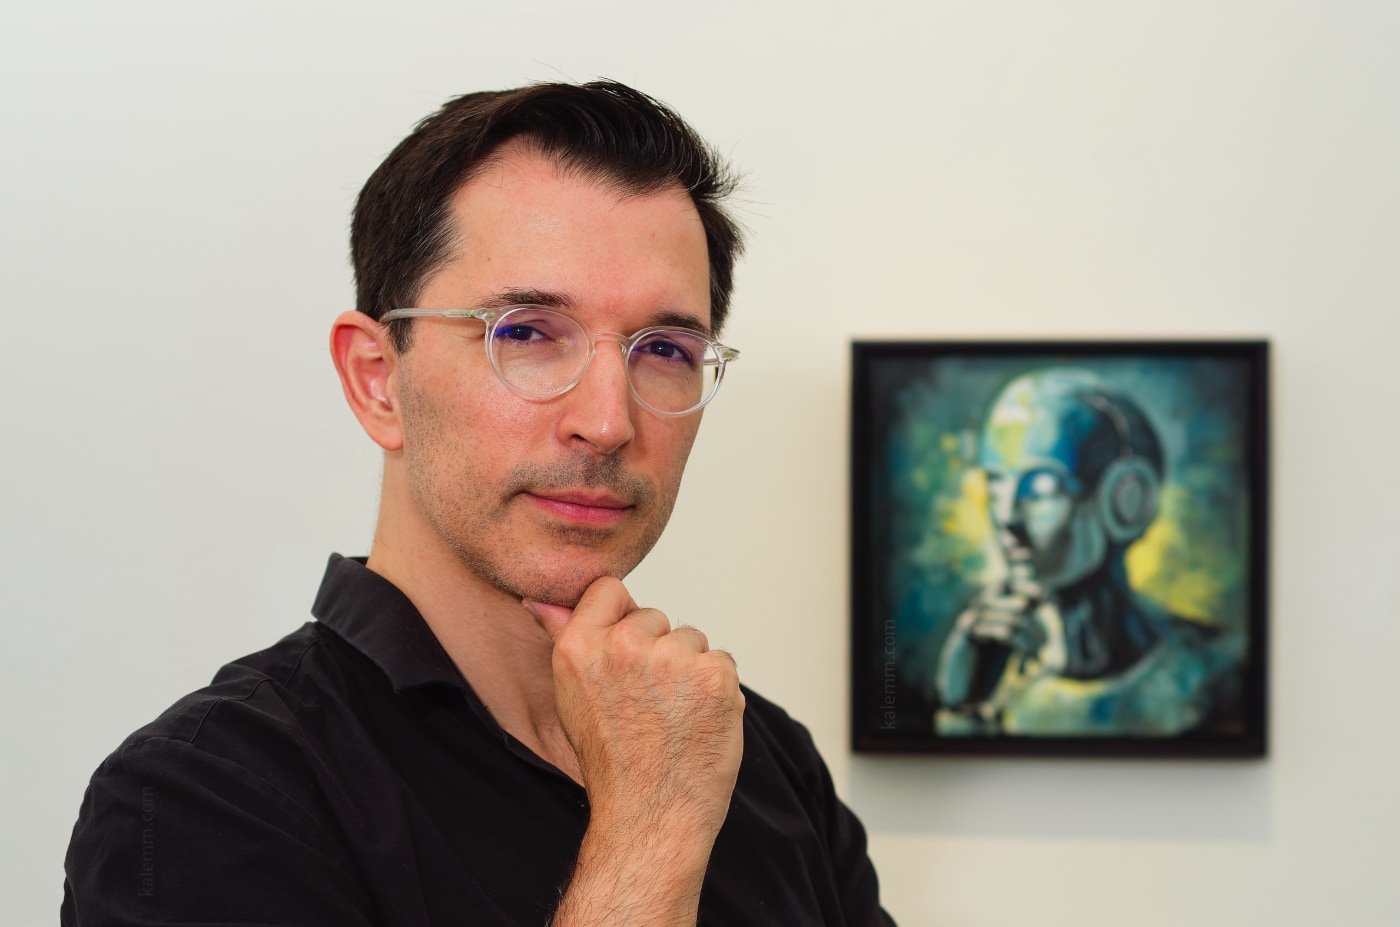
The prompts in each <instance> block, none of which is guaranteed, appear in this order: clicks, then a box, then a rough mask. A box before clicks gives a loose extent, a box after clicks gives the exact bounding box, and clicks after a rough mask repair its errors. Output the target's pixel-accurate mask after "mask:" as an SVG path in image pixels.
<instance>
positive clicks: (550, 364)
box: [491, 306, 720, 413]
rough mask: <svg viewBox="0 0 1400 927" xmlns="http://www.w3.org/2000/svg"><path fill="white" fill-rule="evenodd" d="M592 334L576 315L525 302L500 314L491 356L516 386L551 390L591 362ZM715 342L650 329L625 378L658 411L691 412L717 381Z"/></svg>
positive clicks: (539, 392)
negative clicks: (568, 314)
mask: <svg viewBox="0 0 1400 927" xmlns="http://www.w3.org/2000/svg"><path fill="white" fill-rule="evenodd" d="M588 351H589V336H588V332H587V331H585V330H584V328H583V327H582V326H580V325H579V324H578V323H577V322H575V321H574V320H573V319H571V318H569V317H568V316H566V315H563V314H561V313H558V312H554V311H552V310H549V309H542V308H538V307H534V306H523V307H520V308H516V309H512V310H511V311H509V312H507V313H506V314H505V315H503V316H501V317H500V318H499V319H497V320H496V325H495V329H494V332H493V335H492V338H491V356H492V360H493V361H494V363H495V366H496V369H497V370H499V371H500V374H501V376H502V378H504V379H505V381H506V382H507V383H508V384H509V385H510V386H511V387H512V388H514V389H516V390H518V391H520V392H522V393H524V394H526V395H533V396H540V397H543V396H549V395H552V394H554V393H556V392H558V391H559V390H561V389H564V388H565V387H567V386H568V385H569V384H571V383H573V382H574V381H575V380H576V379H577V378H578V376H579V375H580V374H581V373H582V372H583V368H584V366H585V365H586V364H587V363H588ZM719 369H720V358H719V352H718V349H717V348H716V347H715V345H714V344H713V343H712V342H710V341H708V340H707V339H705V338H703V337H701V336H700V335H697V334H693V333H690V332H686V331H684V330H678V329H664V330H662V331H656V332H649V333H647V334H646V335H644V336H643V337H642V338H640V339H638V340H637V342H636V343H635V344H633V345H632V347H631V350H630V351H628V353H627V378H628V381H629V382H630V384H631V386H632V389H633V391H634V392H635V393H636V394H637V398H638V399H640V400H641V401H642V402H644V403H646V404H647V405H649V406H651V407H652V408H653V409H656V410H657V411H660V412H672V413H675V412H687V411H689V410H691V409H693V408H695V407H696V406H698V405H700V404H701V403H703V402H704V401H705V400H706V399H708V398H709V396H710V394H711V393H713V392H714V390H715V387H716V386H717V384H718V378H719Z"/></svg>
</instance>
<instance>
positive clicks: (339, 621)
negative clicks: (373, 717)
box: [311, 554, 470, 692]
mask: <svg viewBox="0 0 1400 927" xmlns="http://www.w3.org/2000/svg"><path fill="white" fill-rule="evenodd" d="M311 614H313V615H315V616H316V619H317V620H318V621H320V622H321V623H322V624H324V625H325V626H326V627H328V628H330V629H331V630H332V631H334V632H335V633H336V634H338V635H340V637H342V638H344V639H345V641H346V642H347V643H349V644H350V645H351V646H352V647H354V648H355V649H356V650H358V651H360V652H361V653H363V654H364V655H365V656H367V657H369V658H370V659H371V660H373V661H374V663H375V665H377V666H378V667H379V668H380V669H381V670H383V671H384V675H386V676H388V677H389V682H390V683H391V684H392V685H393V687H394V691H395V692H403V691H404V690H406V689H412V688H416V687H419V686H430V685H446V686H451V687H452V688H454V689H458V690H461V691H464V692H466V691H470V690H469V689H468V687H467V685H466V681H465V680H463V678H462V674H461V673H460V672H459V671H458V670H457V667H456V665H455V664H454V663H453V662H452V659H451V658H450V657H449V656H448V655H447V652H446V651H444V650H443V649H442V645H441V644H439V643H438V640H437V638H436V637H434V636H433V632H432V630H431V629H430V628H429V627H428V624H427V622H425V621H424V620H423V616H422V615H421V614H419V612H418V609H416V608H414V607H413V603H412V602H410V601H409V600H408V597H407V596H405V595H404V594H403V593H402V592H400V591H399V588H398V587H397V586H395V585H394V584H393V583H391V582H389V581H388V580H387V579H385V578H384V577H382V576H380V575H379V574H378V573H376V572H374V571H373V570H371V569H369V567H367V566H365V561H364V558H362V557H353V558H352V557H342V556H341V555H340V554H331V559H330V562H329V563H328V564H326V575H325V577H324V578H323V579H322V580H321V589H320V591H319V592H317V593H316V602H315V604H313V605H312V606H311Z"/></svg>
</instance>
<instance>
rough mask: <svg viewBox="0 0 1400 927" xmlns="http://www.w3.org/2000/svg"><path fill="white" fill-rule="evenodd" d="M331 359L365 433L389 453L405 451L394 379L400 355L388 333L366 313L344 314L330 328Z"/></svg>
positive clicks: (348, 400) (352, 410)
mask: <svg viewBox="0 0 1400 927" xmlns="http://www.w3.org/2000/svg"><path fill="white" fill-rule="evenodd" d="M331 360H333V361H334V362H335V371H336V373H338V374H340V388H341V389H342V390H344V391H345V401H346V402H348V403H349V404H350V411H351V412H354V413H355V418H357V419H359V420H360V427H362V428H363V429H364V430H365V434H367V435H369V436H370V439H371V440H372V441H374V443H375V444H378V445H379V446H380V447H382V448H384V450H386V451H398V450H402V449H403V425H402V423H401V422H400V421H399V413H398V402H397V399H398V397H397V395H396V392H397V382H396V380H397V378H396V377H395V376H394V371H395V366H396V364H397V363H398V355H397V354H396V353H395V352H394V346H393V344H392V343H390V341H389V334H388V332H387V331H386V330H385V329H384V327H383V326H381V325H380V324H379V323H378V322H376V321H374V319H371V318H370V317H369V316H367V315H365V314H364V313H363V312H358V311H353V310H352V311H350V312H342V313H341V314H340V315H339V316H338V317H337V318H336V320H335V324H334V325H332V326H331Z"/></svg>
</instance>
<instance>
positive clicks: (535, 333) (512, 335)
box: [496, 322, 546, 342]
mask: <svg viewBox="0 0 1400 927" xmlns="http://www.w3.org/2000/svg"><path fill="white" fill-rule="evenodd" d="M545 337H546V335H545V333H544V332H542V331H540V330H539V329H538V328H536V327H535V326H533V325H527V324H525V323H523V322H521V323H517V324H515V325H499V326H497V327H496V338H497V339H498V340H500V341H518V342H525V341H539V340H541V339H543V338H545Z"/></svg>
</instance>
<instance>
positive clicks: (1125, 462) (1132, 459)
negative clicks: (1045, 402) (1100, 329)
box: [1077, 392, 1161, 544]
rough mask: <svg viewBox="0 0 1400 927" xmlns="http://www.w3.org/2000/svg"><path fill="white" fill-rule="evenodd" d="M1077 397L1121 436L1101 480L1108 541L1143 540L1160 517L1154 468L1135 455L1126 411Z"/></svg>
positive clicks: (1101, 399)
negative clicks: (1114, 458)
mask: <svg viewBox="0 0 1400 927" xmlns="http://www.w3.org/2000/svg"><path fill="white" fill-rule="evenodd" d="M1077 395H1078V397H1079V398H1080V399H1082V400H1083V401H1084V402H1086V403H1088V404H1089V405H1091V406H1093V407H1094V408H1095V409H1096V410H1098V411H1099V412H1100V413H1102V414H1103V416H1104V418H1106V419H1108V421H1109V423H1110V424H1111V425H1112V426H1113V430H1114V432H1115V433H1117V435H1118V458H1117V459H1116V460H1114V461H1112V462H1111V463H1109V465H1108V466H1107V467H1106V468H1105V469H1104V471H1103V475H1102V476H1100V477H1099V487H1098V505H1099V514H1100V516H1101V517H1102V519H1103V524H1104V528H1105V530H1106V531H1107V533H1108V537H1109V540H1110V541H1112V542H1113V543H1115V544H1127V543H1129V542H1130V541H1134V540H1136V539H1137V538H1139V537H1141V536H1142V533H1143V532H1144V531H1146V530H1147V526H1148V525H1150V524H1151V523H1152V519H1154V518H1156V517H1157V493H1158V490H1159V489H1160V488H1161V486H1160V483H1161V480H1160V478H1159V477H1158V475H1157V470H1156V468H1155V467H1153V466H1152V465H1151V464H1150V463H1148V462H1147V461H1146V460H1144V459H1143V458H1141V457H1139V456H1138V455H1137V454H1135V453H1133V445H1132V441H1131V440H1129V434H1128V420H1127V418H1126V417H1124V415H1123V410H1122V409H1119V408H1118V406H1117V405H1116V404H1115V403H1113V402H1112V401H1111V400H1110V399H1108V398H1107V397H1105V396H1102V395H1100V394H1098V393H1088V392H1081V393H1078V394H1077Z"/></svg>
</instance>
